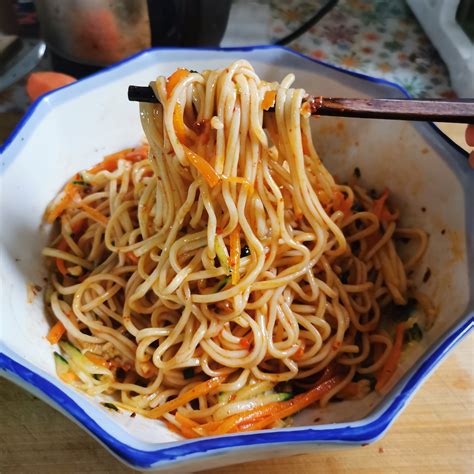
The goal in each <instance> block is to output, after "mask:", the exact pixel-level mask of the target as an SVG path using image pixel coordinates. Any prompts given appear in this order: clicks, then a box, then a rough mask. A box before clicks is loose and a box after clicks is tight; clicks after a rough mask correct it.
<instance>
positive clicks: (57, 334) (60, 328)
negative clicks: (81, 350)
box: [46, 321, 66, 344]
mask: <svg viewBox="0 0 474 474" xmlns="http://www.w3.org/2000/svg"><path fill="white" fill-rule="evenodd" d="M65 332H66V328H65V327H64V325H63V323H62V322H61V321H58V322H57V323H56V324H55V325H54V326H53V327H52V328H51V329H50V331H49V333H48V335H47V336H46V339H47V340H48V342H49V343H50V344H57V343H58V342H59V341H60V340H61V338H62V337H63V335H64V333H65Z"/></svg>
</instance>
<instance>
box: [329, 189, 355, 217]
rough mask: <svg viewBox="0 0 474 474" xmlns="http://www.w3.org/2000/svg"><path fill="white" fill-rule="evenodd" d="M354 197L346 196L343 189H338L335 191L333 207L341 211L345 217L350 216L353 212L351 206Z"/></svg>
mask: <svg viewBox="0 0 474 474" xmlns="http://www.w3.org/2000/svg"><path fill="white" fill-rule="evenodd" d="M352 204H353V203H352V199H349V197H345V196H344V194H343V193H341V191H336V192H335V193H334V200H333V209H334V211H341V212H342V213H343V214H344V216H345V217H348V216H350V215H351V214H352V211H351V207H352Z"/></svg>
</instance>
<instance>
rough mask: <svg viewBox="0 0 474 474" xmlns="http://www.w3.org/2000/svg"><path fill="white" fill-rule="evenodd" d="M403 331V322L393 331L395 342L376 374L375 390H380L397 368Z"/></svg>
mask: <svg viewBox="0 0 474 474" xmlns="http://www.w3.org/2000/svg"><path fill="white" fill-rule="evenodd" d="M404 333H405V324H404V323H400V324H398V325H397V329H396V331H395V342H394V343H393V347H392V350H391V351H390V354H389V356H388V358H387V360H386V361H385V364H384V366H383V368H382V370H381V371H380V373H379V374H378V376H377V384H376V385H375V390H377V392H380V390H381V389H382V388H383V387H384V386H385V385H386V384H387V382H388V381H389V380H390V378H391V377H392V375H393V374H394V373H395V370H396V369H397V366H398V361H399V360H400V356H401V354H402V346H403V336H404Z"/></svg>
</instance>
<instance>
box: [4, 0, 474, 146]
mask: <svg viewBox="0 0 474 474" xmlns="http://www.w3.org/2000/svg"><path fill="white" fill-rule="evenodd" d="M473 38H474V0H306V1H305V0H284V1H281V0H36V1H32V0H0V123H1V126H0V143H1V142H2V141H4V140H5V139H6V137H7V136H8V134H9V133H10V132H11V130H12V128H13V127H14V125H15V124H16V123H17V122H18V120H19V118H20V117H21V116H22V115H23V114H24V112H25V110H26V109H27V108H28V106H29V103H30V102H31V101H32V100H34V99H35V98H36V97H37V96H38V95H41V94H42V93H44V92H46V91H48V90H50V89H53V88H55V87H58V86H61V85H65V84H67V83H68V82H71V81H73V80H75V79H76V78H80V77H84V76H86V75H88V74H91V73H93V72H95V71H97V70H99V69H101V68H103V67H106V66H109V65H111V64H114V63H116V62H117V61H121V60H123V59H125V58H127V57H128V56H130V55H133V54H136V53H138V52H139V51H142V50H144V49H146V48H149V47H153V46H158V47H159V46H166V47H218V46H223V47H238V46H249V45H261V44H281V45H286V46H288V47H290V48H292V49H295V50H297V51H300V52H302V53H304V54H306V55H308V56H311V57H313V58H314V59H316V60H320V61H324V62H327V63H331V64H333V65H336V66H339V67H341V68H345V69H350V70H355V71H358V72H362V73H365V74H369V75H371V76H376V77H383V78H385V79H388V80H390V81H393V82H396V83H398V84H400V85H402V86H403V87H404V88H405V89H406V90H408V92H409V93H410V94H411V95H413V96H415V97H446V98H449V97H454V96H456V95H458V96H461V97H472V96H474V79H473V78H474V69H473V68H474V47H473ZM45 71H48V72H53V73H61V74H66V75H67V76H62V75H61V74H60V75H58V74H49V75H48V74H43V75H35V73H38V72H45ZM31 73H33V75H32V76H30V75H31ZM69 76H70V77H69ZM28 80H30V84H28Z"/></svg>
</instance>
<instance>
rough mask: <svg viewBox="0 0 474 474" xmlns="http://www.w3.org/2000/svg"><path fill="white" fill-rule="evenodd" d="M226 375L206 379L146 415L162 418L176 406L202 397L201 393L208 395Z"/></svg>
mask: <svg viewBox="0 0 474 474" xmlns="http://www.w3.org/2000/svg"><path fill="white" fill-rule="evenodd" d="M224 380H225V377H224V376H222V377H214V378H212V379H209V380H206V381H205V382H202V383H200V384H198V385H196V386H194V387H193V388H192V389H191V390H188V391H187V392H186V393H183V394H182V395H180V396H179V397H177V398H175V399H174V400H170V401H169V402H166V403H164V404H163V405H161V406H159V407H156V408H153V410H150V411H149V412H147V414H146V416H148V417H149V418H154V419H156V418H160V417H161V416H163V415H164V414H165V413H169V412H170V411H173V410H176V408H178V407H180V406H182V405H184V404H185V403H188V402H190V401H191V400H194V399H195V398H198V397H200V396H201V395H206V394H208V393H209V392H211V391H212V390H214V389H215V388H217V387H218V386H219V385H220V384H221V383H222V382H223V381H224Z"/></svg>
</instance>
